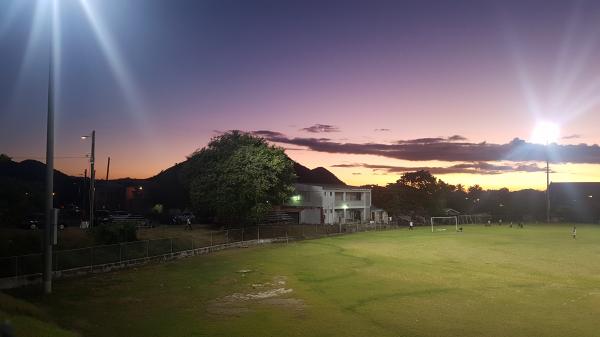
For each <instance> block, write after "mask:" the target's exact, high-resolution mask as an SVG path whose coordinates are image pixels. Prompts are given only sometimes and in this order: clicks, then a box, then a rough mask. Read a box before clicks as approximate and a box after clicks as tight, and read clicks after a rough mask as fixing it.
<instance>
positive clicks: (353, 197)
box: [346, 192, 362, 201]
mask: <svg viewBox="0 0 600 337" xmlns="http://www.w3.org/2000/svg"><path fill="white" fill-rule="evenodd" d="M346 200H349V201H360V200H362V192H347V193H346Z"/></svg>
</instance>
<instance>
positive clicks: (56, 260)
mask: <svg viewBox="0 0 600 337" xmlns="http://www.w3.org/2000/svg"><path fill="white" fill-rule="evenodd" d="M58 252H59V251H56V252H54V262H55V263H56V264H55V265H56V267H55V268H54V271H59V269H58Z"/></svg>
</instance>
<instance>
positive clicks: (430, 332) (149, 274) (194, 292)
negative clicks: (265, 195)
mask: <svg viewBox="0 0 600 337" xmlns="http://www.w3.org/2000/svg"><path fill="white" fill-rule="evenodd" d="M439 228H441V227H437V228H436V229H439ZM445 228H447V230H445V231H436V232H434V233H431V229H430V227H420V228H417V229H416V230H414V231H409V230H395V231H385V232H369V233H360V234H353V235H347V236H337V237H329V238H323V239H318V240H310V241H301V242H294V243H289V244H287V245H273V246H264V247H255V248H247V249H236V250H229V251H223V252H219V253H216V254H214V255H210V256H199V257H194V258H189V259H184V260H180V261H176V262H170V263H166V264H160V265H151V266H147V267H143V268H139V269H137V270H126V271H121V272H114V273H110V274H100V275H95V276H92V277H85V278H78V279H71V280H64V281H58V282H56V287H55V294H53V295H51V296H50V297H47V298H38V297H33V298H29V299H28V300H29V301H32V302H33V303H35V304H36V305H39V306H41V307H42V309H44V310H45V311H46V312H48V313H49V315H50V316H51V317H52V319H53V320H54V321H56V322H58V324H59V325H61V326H63V327H65V328H67V329H70V330H73V331H76V332H79V333H81V334H82V335H83V336H144V337H150V336H228V337H232V336H361V337H364V336H436V337H439V336H461V337H465V336H487V337H490V336H499V337H500V336H503V337H504V336H557V337H558V336H560V337H567V336H578V337H581V336H598V331H599V329H600V322H598V320H597V317H599V316H600V226H592V225H587V226H583V225H579V226H578V227H577V234H578V236H577V239H576V240H574V239H572V237H571V235H570V234H571V226H569V225H551V226H546V225H526V226H525V228H523V229H519V228H516V226H515V227H513V228H509V227H508V225H503V226H498V225H493V226H491V227H484V226H483V225H469V226H466V227H465V230H464V232H463V233H456V232H454V228H453V227H452V226H447V227H445ZM19 336H21V335H19Z"/></svg>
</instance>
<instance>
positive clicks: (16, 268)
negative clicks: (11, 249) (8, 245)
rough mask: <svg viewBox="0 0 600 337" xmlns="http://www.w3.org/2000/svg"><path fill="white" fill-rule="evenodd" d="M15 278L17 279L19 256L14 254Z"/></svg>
mask: <svg viewBox="0 0 600 337" xmlns="http://www.w3.org/2000/svg"><path fill="white" fill-rule="evenodd" d="M15 278H16V279H17V280H18V279H19V257H18V256H15Z"/></svg>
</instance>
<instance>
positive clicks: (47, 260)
mask: <svg viewBox="0 0 600 337" xmlns="http://www.w3.org/2000/svg"><path fill="white" fill-rule="evenodd" d="M56 6H57V5H56V2H52V13H51V14H50V32H51V35H50V41H49V47H50V48H49V55H48V59H49V64H48V102H47V107H46V108H47V122H46V197H45V199H46V202H45V203H46V205H45V211H46V226H45V229H44V272H43V276H42V278H43V287H44V294H50V293H52V245H53V242H54V238H53V237H52V235H53V233H54V228H53V227H54V226H53V225H54V223H53V222H54V221H53V219H54V53H55V52H56V50H55V47H56V46H55V45H54V37H55V33H56V31H55V28H56V27H55V19H54V16H55V15H56V10H57V7H56Z"/></svg>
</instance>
